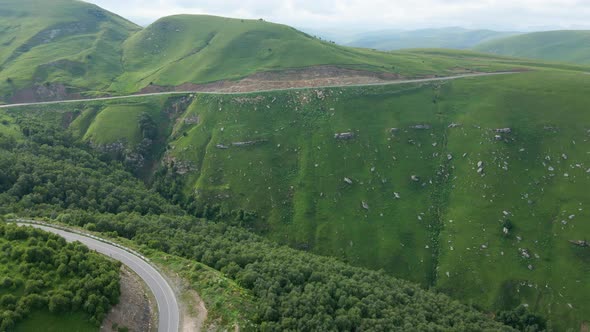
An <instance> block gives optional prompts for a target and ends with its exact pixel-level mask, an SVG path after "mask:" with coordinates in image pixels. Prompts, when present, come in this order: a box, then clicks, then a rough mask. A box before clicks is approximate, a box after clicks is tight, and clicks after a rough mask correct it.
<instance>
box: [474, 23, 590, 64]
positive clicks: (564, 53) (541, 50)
mask: <svg viewBox="0 0 590 332" xmlns="http://www.w3.org/2000/svg"><path fill="white" fill-rule="evenodd" d="M589 45H590V31H574V30H572V31H567V30H566V31H545V32H534V33H529V34H524V35H519V36H513V37H507V38H500V39H497V40H492V41H489V42H485V43H482V44H480V45H477V46H476V47H475V48H474V49H475V50H477V51H480V52H487V53H493V54H500V55H506V56H514V57H520V58H533V59H542V60H546V61H558V62H569V63H577V64H584V65H588V64H590V46H589Z"/></svg>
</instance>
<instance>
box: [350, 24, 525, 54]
mask: <svg viewBox="0 0 590 332" xmlns="http://www.w3.org/2000/svg"><path fill="white" fill-rule="evenodd" d="M515 34H518V33H517V32H501V31H492V30H470V29H463V28H452V27H451V28H441V29H421V30H411V31H396V30H393V31H388V30H385V31H374V32H367V33H363V34H360V35H358V36H355V37H354V39H353V40H351V41H348V42H346V45H348V46H355V47H366V48H373V49H378V50H383V51H391V50H400V49H407V48H450V49H470V48H472V47H474V46H475V45H477V44H480V43H483V42H486V41H490V40H495V39H498V38H502V37H506V36H511V35H515Z"/></svg>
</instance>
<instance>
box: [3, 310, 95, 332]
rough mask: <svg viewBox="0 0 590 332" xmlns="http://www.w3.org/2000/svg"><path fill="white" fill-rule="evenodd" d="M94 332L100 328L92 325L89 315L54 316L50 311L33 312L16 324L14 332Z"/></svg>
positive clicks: (77, 313)
mask: <svg viewBox="0 0 590 332" xmlns="http://www.w3.org/2000/svg"><path fill="white" fill-rule="evenodd" d="M40 329H42V331H44V332H62V331H68V332H94V331H98V330H99V328H98V327H96V326H95V325H93V324H92V323H90V321H89V320H88V317H87V315H85V314H83V313H79V312H75V313H67V314H52V313H50V312H49V311H35V312H32V313H31V314H30V315H29V316H28V317H27V318H25V319H24V320H23V321H21V322H19V323H17V324H16V326H15V328H14V330H13V331H14V332H33V331H40Z"/></svg>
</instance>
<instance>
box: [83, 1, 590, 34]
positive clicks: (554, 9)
mask: <svg viewBox="0 0 590 332" xmlns="http://www.w3.org/2000/svg"><path fill="white" fill-rule="evenodd" d="M86 1H87V2H92V3H95V4H97V5H99V6H101V7H103V8H105V9H108V10H110V11H113V12H116V13H117V14H119V15H121V16H124V17H126V18H128V19H130V20H132V21H134V22H136V23H138V24H142V25H147V24H149V23H151V22H153V21H155V20H157V19H158V18H160V17H162V16H167V15H173V14H211V15H219V16H228V17H239V18H264V19H265V20H267V21H272V22H277V23H284V24H288V25H291V26H295V27H299V28H308V29H342V30H357V31H358V30H376V29H400V28H401V29H417V28H429V27H447V26H462V27H466V28H490V29H497V30H521V31H530V30H550V29H590V20H589V19H588V18H590V0H86Z"/></svg>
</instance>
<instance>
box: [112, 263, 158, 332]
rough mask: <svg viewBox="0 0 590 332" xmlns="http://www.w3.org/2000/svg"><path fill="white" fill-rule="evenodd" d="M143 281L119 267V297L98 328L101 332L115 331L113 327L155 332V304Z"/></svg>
mask: <svg viewBox="0 0 590 332" xmlns="http://www.w3.org/2000/svg"><path fill="white" fill-rule="evenodd" d="M150 295H151V293H150V291H149V290H148V289H147V286H146V285H145V284H144V283H143V280H141V278H140V277H139V276H138V275H137V274H135V273H134V272H133V271H131V270H129V268H127V267H125V266H124V265H123V266H122V267H121V297H120V299H119V304H117V305H116V306H114V307H113V308H112V309H111V311H110V312H109V314H108V315H107V317H106V318H105V319H104V321H103V322H102V326H101V327H100V331H101V332H112V331H117V328H115V329H113V326H115V327H127V328H128V329H129V331H133V332H146V331H156V330H157V328H158V327H157V326H158V325H157V324H156V318H155V315H156V312H157V308H156V307H155V303H154V301H153V300H151V297H150Z"/></svg>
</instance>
